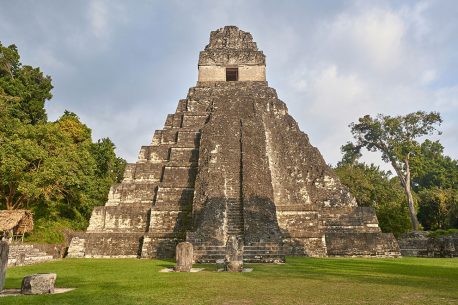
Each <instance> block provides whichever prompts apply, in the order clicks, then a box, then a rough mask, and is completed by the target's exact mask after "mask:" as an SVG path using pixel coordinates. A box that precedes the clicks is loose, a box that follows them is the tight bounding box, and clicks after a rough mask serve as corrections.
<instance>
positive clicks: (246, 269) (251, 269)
mask: <svg viewBox="0 0 458 305" xmlns="http://www.w3.org/2000/svg"><path fill="white" fill-rule="evenodd" d="M252 271H253V268H242V271H241V272H252ZM216 272H228V271H225V270H224V269H223V268H219V269H218V270H216Z"/></svg>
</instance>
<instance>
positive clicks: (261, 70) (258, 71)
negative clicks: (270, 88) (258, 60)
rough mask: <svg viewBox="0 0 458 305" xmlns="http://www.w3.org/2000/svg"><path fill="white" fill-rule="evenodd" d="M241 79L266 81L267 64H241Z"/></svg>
mask: <svg viewBox="0 0 458 305" xmlns="http://www.w3.org/2000/svg"><path fill="white" fill-rule="evenodd" d="M238 68H239V81H241V82H243V81H266V66H245V65H239V66H238Z"/></svg>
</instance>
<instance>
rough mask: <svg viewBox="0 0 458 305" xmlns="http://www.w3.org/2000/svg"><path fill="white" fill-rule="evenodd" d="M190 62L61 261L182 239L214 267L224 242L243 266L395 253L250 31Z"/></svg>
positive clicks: (230, 29)
mask: <svg viewBox="0 0 458 305" xmlns="http://www.w3.org/2000/svg"><path fill="white" fill-rule="evenodd" d="M198 69H199V76H198V82H197V85H196V86H195V87H192V88H190V89H189V92H188V95H187V97H186V99H183V100H180V101H179V102H178V107H177V110H176V112H175V113H174V114H170V115H168V116H167V119H166V121H165V124H164V128H163V129H162V130H157V131H156V132H155V133H154V136H153V140H152V143H151V144H150V145H148V146H143V147H142V148H141V150H140V154H139V157H138V160H137V162H136V163H135V164H129V165H128V166H127V168H126V171H125V173H124V180H123V181H122V183H120V184H116V185H114V186H113V187H112V189H111V191H110V194H109V199H108V201H107V203H106V205H105V206H102V207H96V208H95V209H94V211H93V213H92V216H91V219H90V224H89V227H88V228H87V231H86V232H85V233H84V234H81V235H79V236H77V237H75V238H73V239H72V242H71V244H70V247H69V251H68V256H69V257H141V258H167V257H173V256H174V253H175V246H176V244H177V243H178V242H180V241H189V242H191V243H192V244H193V246H194V256H195V257H194V258H195V261H198V262H213V261H215V260H216V259H221V258H224V257H225V255H226V253H227V251H228V249H227V246H228V244H232V243H229V242H228V241H230V240H235V239H236V240H237V241H238V243H239V244H242V245H243V246H242V248H241V249H242V251H243V260H244V261H246V262H274V261H283V260H284V256H285V255H303V256H378V257H389V256H398V255H400V254H399V247H398V244H397V242H396V240H395V239H394V237H393V235H392V234H385V233H381V231H380V228H379V226H378V221H377V217H376V215H375V212H374V210H373V209H372V208H368V207H358V206H357V204H356V201H355V199H354V197H353V196H352V195H351V194H350V193H349V191H348V190H347V188H346V187H345V186H343V185H342V184H341V183H340V181H339V179H338V178H337V177H336V175H335V173H334V172H333V171H332V170H331V169H330V168H329V167H328V166H327V165H326V163H325V161H324V160H323V157H322V156H321V154H320V152H319V151H318V149H316V148H315V147H313V146H312V145H311V144H310V143H309V139H308V137H307V135H306V134H304V133H303V132H302V131H300V130H299V127H298V125H297V123H296V121H295V120H294V119H293V118H292V117H291V116H290V115H289V114H288V109H287V107H286V105H285V103H284V102H282V101H281V100H279V99H278V97H277V94H276V92H275V89H273V88H270V87H269V86H268V84H267V82H266V74H265V56H264V54H263V53H262V51H259V50H258V48H257V45H256V43H255V42H253V39H252V36H251V34H250V33H247V32H244V31H241V30H239V29H238V28H237V27H235V26H226V27H224V28H221V29H219V30H217V31H213V32H211V34H210V43H209V44H208V45H207V46H206V47H205V49H204V50H203V51H202V52H201V53H200V56H199V64H198Z"/></svg>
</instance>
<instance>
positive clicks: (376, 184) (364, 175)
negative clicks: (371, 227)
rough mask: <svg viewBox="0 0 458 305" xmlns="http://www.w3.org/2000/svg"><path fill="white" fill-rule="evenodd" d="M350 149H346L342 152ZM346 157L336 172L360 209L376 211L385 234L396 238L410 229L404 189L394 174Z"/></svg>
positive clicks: (343, 148)
mask: <svg viewBox="0 0 458 305" xmlns="http://www.w3.org/2000/svg"><path fill="white" fill-rule="evenodd" d="M346 148H348V147H345V146H343V147H342V151H345V149H346ZM351 160H352V159H351V158H348V155H346V154H344V157H343V159H342V161H341V162H339V164H338V166H337V167H336V168H335V172H336V174H337V176H339V179H340V181H341V182H342V183H343V184H344V185H345V186H347V187H348V188H349V190H350V192H351V193H352V195H353V196H355V199H356V201H357V202H358V205H359V206H369V207H373V208H374V209H375V211H376V214H377V218H378V221H379V226H380V228H381V229H382V231H383V232H391V233H394V234H395V235H396V236H397V235H400V234H402V233H404V232H406V231H407V230H408V228H409V227H410V221H409V213H408V210H407V208H406V205H405V195H404V191H403V189H402V187H401V186H400V184H399V182H398V181H397V180H395V178H392V177H391V172H389V171H388V172H386V171H383V170H380V168H379V167H378V166H375V165H374V164H371V165H367V164H364V163H360V162H358V161H357V159H353V160H352V161H351ZM348 161H351V162H348Z"/></svg>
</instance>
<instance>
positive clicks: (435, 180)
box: [410, 140, 458, 192]
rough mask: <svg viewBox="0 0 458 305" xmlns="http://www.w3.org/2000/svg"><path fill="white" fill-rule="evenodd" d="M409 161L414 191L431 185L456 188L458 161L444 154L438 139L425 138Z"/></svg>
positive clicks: (457, 183) (457, 186) (457, 184)
mask: <svg viewBox="0 0 458 305" xmlns="http://www.w3.org/2000/svg"><path fill="white" fill-rule="evenodd" d="M410 163H411V165H412V166H411V167H412V185H413V189H414V190H415V191H417V192H418V191H421V190H423V189H429V188H432V187H438V188H442V189H454V190H458V161H457V160H453V159H452V158H450V157H448V156H445V155H444V147H443V146H442V145H441V144H440V143H439V141H430V140H425V141H424V142H423V143H422V144H421V145H420V149H419V152H418V153H417V154H415V155H414V156H413V157H412V158H411V161H410Z"/></svg>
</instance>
